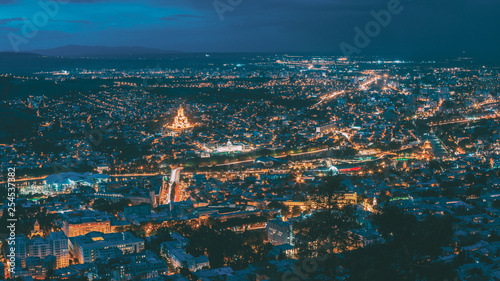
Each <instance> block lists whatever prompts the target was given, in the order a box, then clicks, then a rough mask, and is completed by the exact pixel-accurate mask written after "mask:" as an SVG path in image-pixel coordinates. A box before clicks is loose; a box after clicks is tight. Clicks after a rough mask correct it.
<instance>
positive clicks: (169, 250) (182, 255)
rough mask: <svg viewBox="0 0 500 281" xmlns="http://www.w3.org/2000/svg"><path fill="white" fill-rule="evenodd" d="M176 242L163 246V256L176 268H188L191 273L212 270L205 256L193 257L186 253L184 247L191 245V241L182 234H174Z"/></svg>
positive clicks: (166, 243) (163, 244)
mask: <svg viewBox="0 0 500 281" xmlns="http://www.w3.org/2000/svg"><path fill="white" fill-rule="evenodd" d="M171 236H172V238H174V239H175V240H174V241H168V242H164V243H162V244H161V252H162V255H163V256H164V257H166V258H168V259H169V261H170V263H171V264H172V266H173V267H175V268H182V267H187V268H189V270H191V271H194V272H196V271H198V270H201V269H205V268H210V262H209V260H208V257H207V256H205V255H202V256H199V257H196V258H195V257H193V256H192V255H190V254H187V253H186V250H184V247H186V246H187V245H188V243H189V240H188V239H187V238H185V237H183V236H182V235H180V234H177V233H172V234H171Z"/></svg>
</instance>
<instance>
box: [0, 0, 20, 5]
mask: <svg viewBox="0 0 500 281" xmlns="http://www.w3.org/2000/svg"><path fill="white" fill-rule="evenodd" d="M16 3H17V0H0V5H8V4H16Z"/></svg>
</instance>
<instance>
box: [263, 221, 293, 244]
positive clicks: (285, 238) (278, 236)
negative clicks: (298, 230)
mask: <svg viewBox="0 0 500 281" xmlns="http://www.w3.org/2000/svg"><path fill="white" fill-rule="evenodd" d="M266 230H267V239H268V240H269V243H271V244H273V245H274V246H277V245H282V244H290V245H293V230H292V223H291V222H289V221H283V220H281V219H274V220H270V221H268V222H267V226H266Z"/></svg>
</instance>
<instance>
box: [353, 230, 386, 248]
mask: <svg viewBox="0 0 500 281" xmlns="http://www.w3.org/2000/svg"><path fill="white" fill-rule="evenodd" d="M351 233H352V234H354V235H356V236H357V237H358V238H359V239H360V241H361V245H360V246H362V247H366V246H369V245H375V244H381V243H385V240H384V238H382V236H381V235H380V233H378V232H377V231H375V230H370V229H355V230H353V231H351Z"/></svg>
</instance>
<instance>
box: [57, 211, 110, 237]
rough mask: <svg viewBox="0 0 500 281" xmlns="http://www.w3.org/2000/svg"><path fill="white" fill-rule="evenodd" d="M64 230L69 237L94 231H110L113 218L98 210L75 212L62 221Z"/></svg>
mask: <svg viewBox="0 0 500 281" xmlns="http://www.w3.org/2000/svg"><path fill="white" fill-rule="evenodd" d="M62 230H63V231H64V234H66V236H68V237H75V236H80V235H85V234H87V233H90V232H93V231H97V232H102V233H110V232H111V220H110V218H109V217H107V216H106V215H104V214H100V213H96V212H87V213H86V212H82V213H75V214H72V215H70V216H68V217H67V218H66V219H65V220H64V221H63V222H62Z"/></svg>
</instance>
